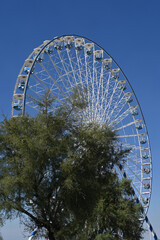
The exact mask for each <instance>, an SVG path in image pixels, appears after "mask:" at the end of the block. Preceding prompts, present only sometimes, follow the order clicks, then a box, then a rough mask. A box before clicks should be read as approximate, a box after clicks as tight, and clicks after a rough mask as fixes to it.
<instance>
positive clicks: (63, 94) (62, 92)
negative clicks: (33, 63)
mask: <svg viewBox="0 0 160 240" xmlns="http://www.w3.org/2000/svg"><path fill="white" fill-rule="evenodd" d="M40 65H41V67H42V68H43V69H44V70H45V71H46V73H47V74H48V76H49V77H50V79H51V80H52V81H53V83H54V85H55V86H56V87H57V88H58V89H59V91H60V93H61V94H62V96H63V97H64V98H66V95H65V93H64V91H63V90H62V87H61V86H59V84H58V83H57V82H56V80H55V79H54V78H53V77H52V76H51V75H50V73H49V72H48V70H47V69H46V68H45V67H44V65H43V64H42V63H41V64H40Z"/></svg>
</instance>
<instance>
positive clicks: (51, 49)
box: [43, 40, 53, 55]
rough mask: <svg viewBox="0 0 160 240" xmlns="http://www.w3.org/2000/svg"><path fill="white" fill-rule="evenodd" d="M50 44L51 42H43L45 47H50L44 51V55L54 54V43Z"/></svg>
mask: <svg viewBox="0 0 160 240" xmlns="http://www.w3.org/2000/svg"><path fill="white" fill-rule="evenodd" d="M49 42H50V41H49V40H45V41H44V42H43V45H44V46H45V45H47V44H48V45H47V46H46V47H45V49H44V53H46V54H48V55H50V54H52V53H53V42H51V43H49Z"/></svg>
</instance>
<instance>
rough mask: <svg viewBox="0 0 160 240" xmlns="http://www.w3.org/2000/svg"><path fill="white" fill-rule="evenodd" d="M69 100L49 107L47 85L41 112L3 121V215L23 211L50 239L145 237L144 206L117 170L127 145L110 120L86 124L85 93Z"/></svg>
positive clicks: (29, 225)
mask: <svg viewBox="0 0 160 240" xmlns="http://www.w3.org/2000/svg"><path fill="white" fill-rule="evenodd" d="M70 100H71V101H70V104H68V103H67V104H66V103H65V104H64V105H63V106H60V107H58V108H57V109H55V111H54V112H50V111H49V109H50V108H51V103H52V101H54V99H51V97H50V94H49V92H48V93H46V94H45V95H44V97H43V101H42V102H43V104H41V105H40V110H41V111H40V113H39V114H38V115H37V116H35V117H29V116H28V115H26V116H23V117H16V118H11V119H9V120H7V119H6V118H5V119H4V121H3V122H1V125H0V156H1V157H0V211H1V216H2V218H1V219H2V221H3V222H4V221H5V220H6V219H12V218H15V217H20V218H21V219H23V220H22V221H23V223H24V224H25V226H26V227H27V229H33V228H34V227H35V226H37V227H38V228H39V231H38V232H39V234H41V236H44V237H45V238H46V239H47V238H48V239H49V240H54V239H56V240H64V239H72V240H74V239H75V240H76V239H78V240H81V239H96V240H103V239H111V240H112V239H113V240H114V239H117V240H118V239H129V240H132V239H137V240H138V239H141V233H142V231H143V229H142V225H141V222H140V220H139V219H140V217H141V214H142V212H141V207H140V205H138V204H136V203H135V201H134V199H133V198H132V188H131V183H130V181H128V180H126V179H123V180H120V179H118V176H117V174H116V172H114V171H113V166H114V165H119V164H120V163H121V162H122V160H124V159H125V156H126V154H127V151H126V150H122V149H121V148H120V147H115V146H118V142H117V141H118V140H117V138H116V134H115V133H114V132H113V131H111V130H110V129H109V128H108V127H107V126H100V125H98V124H96V123H93V122H92V123H85V124H84V121H83V117H82V118H81V117H80V116H82V114H81V113H82V112H83V111H85V110H86V109H87V106H86V104H85V102H83V101H82V99H78V100H77V97H76V94H75V95H74V94H73V96H72V99H70ZM24 219H25V220H24Z"/></svg>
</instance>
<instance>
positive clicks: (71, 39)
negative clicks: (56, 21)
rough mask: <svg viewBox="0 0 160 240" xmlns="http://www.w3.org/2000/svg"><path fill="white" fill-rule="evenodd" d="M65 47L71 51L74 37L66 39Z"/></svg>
mask: <svg viewBox="0 0 160 240" xmlns="http://www.w3.org/2000/svg"><path fill="white" fill-rule="evenodd" d="M64 46H65V48H68V49H70V48H71V47H72V46H73V37H72V36H66V37H64Z"/></svg>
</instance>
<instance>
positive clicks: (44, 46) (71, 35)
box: [22, 34, 152, 214]
mask: <svg viewBox="0 0 160 240" xmlns="http://www.w3.org/2000/svg"><path fill="white" fill-rule="evenodd" d="M67 36H68V37H79V38H83V39H85V40H87V41H89V42H91V43H93V44H94V45H95V46H97V47H98V48H100V49H102V50H103V51H104V52H105V53H106V54H107V55H108V56H109V57H110V58H111V59H112V61H113V62H114V63H115V65H116V66H117V67H118V68H119V69H120V71H121V73H122V74H123V76H124V78H125V80H126V81H127V83H128V85H129V87H130V89H131V91H132V93H133V95H134V97H135V100H136V103H137V105H138V109H139V110H140V113H141V117H142V121H143V124H144V126H145V132H146V135H147V140H148V146H149V152H150V166H151V170H152V155H151V146H150V139H149V134H148V130H147V125H146V122H145V118H144V115H143V112H142V109H141V106H140V103H139V101H138V99H137V96H136V94H135V92H134V90H133V88H132V86H131V84H130V82H129V80H128V78H127V77H126V75H125V74H124V72H123V70H122V69H121V67H120V66H119V65H118V64H117V62H116V61H115V60H114V58H113V57H112V56H111V55H110V54H109V53H108V52H107V51H106V50H105V49H103V48H102V47H101V46H100V45H99V44H97V43H96V42H94V41H92V40H90V39H89V38H86V37H83V36H80V35H77V34H65V35H61V36H57V37H54V38H53V39H52V40H48V42H47V43H46V44H41V45H40V46H42V48H41V50H40V51H39V53H38V54H37V56H36V57H35V59H34V61H33V63H32V67H31V70H30V72H29V74H28V78H27V84H26V89H25V91H24V101H23V108H22V115H24V114H25V101H26V92H27V86H28V82H29V79H30V75H31V71H32V70H33V67H34V65H35V64H36V59H37V58H38V57H39V56H40V55H41V53H42V52H43V51H44V49H45V48H46V47H47V46H48V45H50V44H51V43H52V42H53V41H55V40H57V39H60V38H64V37H67ZM40 46H39V47H40ZM32 54H33V52H32V53H31V54H30V55H29V57H30V56H31V55H32ZM22 68H23V67H22ZM150 182H151V186H150V189H151V190H150V195H149V204H148V207H147V211H146V214H147V212H148V209H149V205H150V199H151V193H152V174H151V178H150Z"/></svg>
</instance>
